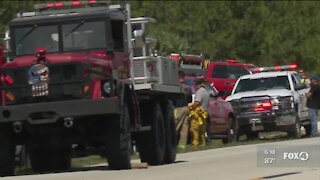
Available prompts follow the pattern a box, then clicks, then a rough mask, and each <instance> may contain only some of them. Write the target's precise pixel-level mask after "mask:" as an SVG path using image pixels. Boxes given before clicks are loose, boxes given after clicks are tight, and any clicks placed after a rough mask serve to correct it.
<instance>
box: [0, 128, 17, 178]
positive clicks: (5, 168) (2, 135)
mask: <svg viewBox="0 0 320 180" xmlns="http://www.w3.org/2000/svg"><path fill="white" fill-rule="evenodd" d="M14 148H15V146H14V144H13V142H12V139H11V133H10V132H9V131H8V130H6V129H5V127H1V128H0V176H10V175H13V174H14V166H15V164H14V162H15V161H14Z"/></svg>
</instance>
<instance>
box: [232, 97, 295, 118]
mask: <svg viewBox="0 0 320 180" xmlns="http://www.w3.org/2000/svg"><path fill="white" fill-rule="evenodd" d="M230 103H231V105H232V107H233V109H234V111H235V112H236V113H240V114H246V113H257V112H270V111H275V112H276V113H277V112H285V111H288V110H291V109H292V108H293V107H294V104H293V98H292V97H291V96H285V97H274V98H271V97H269V96H261V97H247V98H241V99H238V100H232V101H231V102H230Z"/></svg>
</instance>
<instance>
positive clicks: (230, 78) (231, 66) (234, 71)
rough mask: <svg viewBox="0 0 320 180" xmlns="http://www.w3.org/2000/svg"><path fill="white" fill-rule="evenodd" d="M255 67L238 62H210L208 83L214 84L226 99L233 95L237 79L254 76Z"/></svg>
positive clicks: (207, 74)
mask: <svg viewBox="0 0 320 180" xmlns="http://www.w3.org/2000/svg"><path fill="white" fill-rule="evenodd" d="M255 67H256V66H255V65H253V64H244V63H240V62H239V61H237V60H226V61H225V62H210V63H209V66H208V69H207V73H206V77H205V78H206V80H207V81H208V82H210V83H214V86H215V87H216V88H217V90H218V91H222V92H223V94H224V95H223V98H224V99H225V98H226V97H227V96H228V95H229V94H231V91H232V89H233V86H234V85H235V83H236V81H237V79H238V78H239V77H240V76H242V75H246V74H252V70H253V68H255Z"/></svg>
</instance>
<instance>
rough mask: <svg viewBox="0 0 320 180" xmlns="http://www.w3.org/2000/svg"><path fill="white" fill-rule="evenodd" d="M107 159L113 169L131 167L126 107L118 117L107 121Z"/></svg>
mask: <svg viewBox="0 0 320 180" xmlns="http://www.w3.org/2000/svg"><path fill="white" fill-rule="evenodd" d="M107 137H108V139H107V154H106V156H107V160H108V164H109V168H110V169H113V170H121V169H131V163H130V161H131V132H130V117H129V110H128V107H127V106H126V105H125V106H124V108H123V114H122V115H121V116H120V121H119V119H112V120H110V121H109V122H108V136H107Z"/></svg>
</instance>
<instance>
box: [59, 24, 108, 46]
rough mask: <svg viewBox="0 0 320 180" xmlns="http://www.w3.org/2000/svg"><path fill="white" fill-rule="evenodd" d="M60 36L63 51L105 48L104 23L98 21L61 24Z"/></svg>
mask: <svg viewBox="0 0 320 180" xmlns="http://www.w3.org/2000/svg"><path fill="white" fill-rule="evenodd" d="M62 38H63V50H64V51H76V50H83V49H101V48H105V47H106V36H105V23H104V21H98V22H81V23H74V24H65V25H62Z"/></svg>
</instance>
